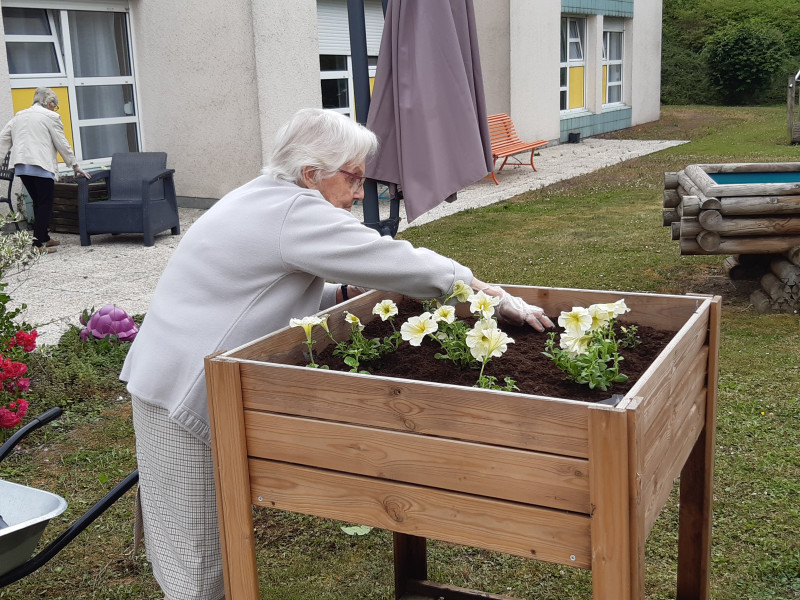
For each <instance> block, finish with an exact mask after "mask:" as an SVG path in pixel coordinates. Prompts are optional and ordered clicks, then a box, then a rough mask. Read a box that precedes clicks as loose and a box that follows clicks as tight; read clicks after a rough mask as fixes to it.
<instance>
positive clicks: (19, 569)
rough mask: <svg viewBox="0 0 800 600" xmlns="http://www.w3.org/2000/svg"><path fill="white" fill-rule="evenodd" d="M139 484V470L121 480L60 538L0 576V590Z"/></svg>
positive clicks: (44, 560)
mask: <svg viewBox="0 0 800 600" xmlns="http://www.w3.org/2000/svg"><path fill="white" fill-rule="evenodd" d="M138 482H139V469H136V470H135V471H133V472H132V473H131V474H130V475H128V476H127V477H126V478H125V479H123V480H122V481H121V482H120V483H118V484H117V486H116V487H115V488H114V489H113V490H111V491H110V492H108V493H107V494H106V495H105V496H104V497H103V498H102V499H101V500H100V501H98V502H97V503H96V504H95V505H94V506H93V507H92V508H90V509H89V510H88V511H86V512H85V513H84V514H83V515H82V516H80V517H79V518H78V519H77V520H76V521H75V522H74V523H73V524H72V525H70V526H69V527H68V528H67V529H66V530H65V531H64V532H63V533H62V534H61V535H60V536H58V537H57V538H56V539H55V540H53V541H52V542H50V544H49V545H48V546H47V547H46V548H44V549H42V550H41V552H39V553H38V554H36V555H35V556H34V557H32V558H30V559H28V561H27V562H24V563H22V564H21V565H18V566H16V567H14V568H13V569H11V570H10V571H8V572H7V573H4V574H3V575H0V588H2V587H5V586H7V585H10V584H12V583H14V582H16V581H19V580H20V579H22V578H23V577H27V576H28V575H30V574H31V573H33V572H34V571H36V570H37V569H39V568H40V567H42V566H44V565H45V564H46V563H47V562H49V561H50V559H51V558H53V557H54V556H55V555H56V554H58V553H59V552H61V550H63V549H64V547H65V546H66V545H67V544H69V543H70V542H71V541H72V540H74V539H75V537H77V535H78V534H79V533H81V532H82V531H83V530H84V529H86V528H87V527H88V526H89V525H91V524H92V523H94V521H95V519H97V517H99V516H100V515H102V514H103V513H104V512H105V511H106V510H108V509H109V508H110V507H111V505H112V504H114V502H116V501H117V500H119V499H120V498H121V497H122V496H123V495H124V494H125V492H127V491H128V490H129V489H131V488H132V487H133V486H134V485H136V484H137V483H138Z"/></svg>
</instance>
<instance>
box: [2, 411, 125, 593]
mask: <svg viewBox="0 0 800 600" xmlns="http://www.w3.org/2000/svg"><path fill="white" fill-rule="evenodd" d="M61 413H62V410H61V408H58V407H56V408H51V409H50V410H48V411H47V412H45V413H43V414H41V415H39V416H38V417H36V418H35V419H33V420H32V421H31V422H30V423H28V424H27V425H25V426H24V427H22V428H21V429H20V430H19V431H17V432H16V433H15V434H14V435H13V436H11V437H10V438H9V439H8V441H6V443H5V444H3V445H2V446H0V461H2V460H3V459H4V458H5V457H6V456H7V455H8V453H9V452H11V450H13V449H14V447H15V446H16V445H17V444H18V443H19V442H20V441H21V440H22V439H23V438H25V437H26V436H27V435H28V434H30V433H31V432H33V431H34V430H36V429H38V428H40V427H42V426H43V425H45V424H47V423H49V422H50V421H52V420H54V419H57V418H58V417H59V416H61ZM138 481H139V471H138V470H136V471H133V473H131V474H130V475H128V476H127V477H126V478H125V479H124V480H123V481H122V482H120V483H119V484H118V485H117V486H116V487H115V488H114V489H113V490H111V491H110V492H109V493H108V494H106V495H105V497H103V499H102V500H100V501H99V502H97V504H95V505H94V506H92V508H90V509H89V510H88V511H87V512H86V513H84V515H83V516H81V517H80V518H78V519H77V520H76V521H75V522H74V523H73V524H72V525H70V526H69V527H68V528H67V529H66V530H65V531H64V532H63V533H62V534H61V535H59V536H58V537H57V538H56V539H55V540H53V541H52V542H51V543H50V544H49V545H48V546H47V547H45V548H43V549H42V550H41V551H40V552H39V553H38V554H36V555H35V556H34V555H33V552H34V551H35V550H36V546H37V545H38V544H39V539H40V538H41V537H42V534H43V533H44V530H45V528H46V527H47V524H48V522H49V521H50V520H51V519H53V518H54V517H57V516H58V515H60V514H61V513H63V512H64V511H65V510H66V508H67V502H66V500H64V499H63V498H62V497H61V496H57V495H56V494H52V493H50V492H46V491H44V490H39V489H36V488H32V487H28V486H25V485H20V484H17V483H12V482H10V481H5V480H2V479H0V588H2V587H4V586H7V585H9V584H11V583H14V582H15V581H19V580H20V579H22V578H23V577H26V576H28V575H30V574H31V573H33V572H34V571H36V570H37V569H39V568H40V567H42V566H43V565H45V564H46V563H47V562H49V561H50V559H52V558H53V557H54V556H55V555H56V554H58V553H59V552H60V551H61V550H62V549H63V548H64V547H65V546H66V545H67V544H69V543H70V542H71V541H72V540H73V539H75V537H76V536H77V535H78V534H79V533H81V532H82V531H83V530H84V529H86V528H87V527H88V526H89V525H91V524H92V523H93V522H94V521H95V519H97V517H99V516H100V515H101V514H103V513H104V512H105V511H106V510H107V509H108V508H109V507H110V506H111V505H112V504H114V502H116V501H117V500H119V499H120V498H121V497H122V496H123V494H125V492H127V491H128V490H129V489H131V488H132V487H133V486H134V485H135V484H136V483H137V482H138Z"/></svg>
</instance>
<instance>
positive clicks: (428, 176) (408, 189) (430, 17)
mask: <svg viewBox="0 0 800 600" xmlns="http://www.w3.org/2000/svg"><path fill="white" fill-rule="evenodd" d="M367 127H369V128H370V129H371V130H372V131H374V132H375V134H376V135H377V136H378V138H379V139H380V143H381V145H380V150H379V152H378V154H377V155H376V156H375V157H374V158H373V159H372V160H370V161H369V162H368V163H367V166H366V175H367V177H369V178H371V179H375V180H377V181H383V182H389V183H395V184H398V185H399V186H400V188H401V189H402V192H403V198H404V202H405V207H406V216H407V217H408V220H409V221H413V220H414V219H416V218H417V217H419V216H420V215H421V214H423V213H425V212H427V211H429V210H430V209H432V208H434V207H435V206H437V205H439V204H440V203H441V202H443V201H445V200H454V199H455V196H454V195H455V193H456V192H458V191H459V190H461V189H463V188H465V187H466V186H468V185H470V184H472V183H474V182H476V181H478V180H480V179H481V178H483V177H485V176H486V174H487V173H488V172H490V171H491V170H492V154H491V144H490V141H489V127H488V122H487V118H486V102H485V98H484V93H483V78H482V75H481V65H480V56H479V53H478V43H477V33H476V29H475V14H474V9H473V5H472V0H424V1H421V0H389V2H388V5H387V8H386V15H385V24H384V30H383V38H382V40H381V47H380V54H379V56H378V65H377V70H376V75H375V87H374V91H373V95H372V100H371V103H370V108H369V116H368V117H367Z"/></svg>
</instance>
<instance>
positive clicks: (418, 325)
mask: <svg viewBox="0 0 800 600" xmlns="http://www.w3.org/2000/svg"><path fill="white" fill-rule="evenodd" d="M438 329H439V325H438V324H437V323H436V321H434V320H433V315H432V314H431V313H429V312H424V313H422V314H421V315H419V316H418V317H411V318H410V319H408V321H406V322H405V323H403V325H402V326H401V327H400V335H401V337H402V338H403V340H404V341H406V342H408V343H409V344H411V345H412V346H419V345H420V344H421V343H422V339H423V338H424V337H425V336H426V335H428V334H430V333H435V332H436V330H438Z"/></svg>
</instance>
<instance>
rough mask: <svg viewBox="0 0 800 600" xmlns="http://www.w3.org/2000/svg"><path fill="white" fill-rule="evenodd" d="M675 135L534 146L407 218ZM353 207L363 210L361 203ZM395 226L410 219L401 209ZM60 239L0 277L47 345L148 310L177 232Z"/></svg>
mask: <svg viewBox="0 0 800 600" xmlns="http://www.w3.org/2000/svg"><path fill="white" fill-rule="evenodd" d="M682 143H684V142H678V141H639V140H601V139H595V138H587V139H584V140H583V141H582V142H581V143H580V144H562V145H558V146H553V147H550V148H543V149H541V150H540V156H538V157H537V158H536V160H535V164H536V168H537V169H538V171H537V172H533V171H532V170H531V168H530V167H522V166H518V167H511V168H509V167H508V166H506V168H505V169H504V170H503V171H502V172H501V173H500V174H498V177H497V178H498V181H499V182H500V185H495V184H494V181H492V180H491V179H484V180H482V181H479V182H477V183H475V184H473V185H471V186H469V187H468V188H466V189H465V190H463V191H461V192H459V194H458V200H457V201H456V202H454V203H452V204H448V203H443V204H441V205H440V206H438V207H436V208H435V209H433V210H431V211H429V212H428V213H426V214H424V215H422V216H421V217H419V218H418V219H417V220H415V221H414V223H412V224H411V225H410V226H416V225H422V224H424V223H428V222H430V221H433V220H435V219H439V218H441V217H444V216H447V215H450V214H453V213H455V212H458V211H461V210H466V209H468V208H476V207H480V206H487V205H489V204H494V203H495V202H500V201H502V200H505V199H508V198H511V197H513V196H516V195H517V194H520V193H522V192H526V191H528V190H534V189H538V188H541V187H544V186H546V185H550V184H552V183H555V182H557V181H561V180H563V179H570V178H572V177H576V176H578V175H583V174H585V173H589V172H591V171H595V170H597V169H600V168H602V167H606V166H609V165H613V164H616V163H619V162H622V161H625V160H629V159H632V158H636V157H638V156H642V155H645V154H650V153H653V152H657V151H659V150H663V149H665V148H669V147H671V146H675V145H678V144H682ZM203 212H204V211H203V210H199V209H189V208H182V209H180V215H181V231H182V233H183V232H186V230H188V229H189V227H191V225H192V223H194V221H195V220H197V218H199V217H200V216H201V215H202V214H203ZM388 212H389V208H388V201H386V202H381V218H386V217H388ZM353 213H354V214H355V215H356V216H358V217H359V218H362V217H363V215H362V213H361V206H359V205H357V206H355V207H354V210H353ZM401 216H402V217H403V219H402V221H401V224H400V231H402V230H404V229H406V228H407V227H409V224H408V223H406V221H405V212H404V211H403V210H402V208H401ZM53 238H54V239H57V240H59V241H60V242H61V245H60V246H58V251H57V252H55V253H53V254H48V255H45V256H43V257H42V258H41V259H40V260H39V261H38V262H37V263H36V264H35V265H33V267H32V268H30V269H29V270H27V271H25V272H24V273H22V274H17V275H10V276H8V277H6V281H7V282H8V284H9V285H8V288H7V289H6V291H7V292H8V293H9V294H10V295H11V297H12V298H13V300H14V302H15V303H24V304H26V305H27V309H26V310H25V312H24V318H25V320H26V321H27V322H29V323H34V324H36V325H37V328H38V331H39V344H40V345H42V344H49V345H54V344H57V343H58V340H59V338H60V337H61V334H62V333H63V332H64V331H65V330H66V329H67V328H68V327H69V326H70V325H73V324H74V325H77V324H78V317H79V315H80V314H81V312H82V311H83V310H84V309H91V308H92V307H94V308H95V309H98V308H100V307H101V306H103V305H105V304H116V305H117V306H120V307H121V308H123V309H124V310H126V311H127V312H128V313H129V314H131V315H133V314H142V313H145V312H147V308H148V306H149V304H150V296H151V294H152V292H153V289H154V288H155V285H156V282H157V281H158V278H159V276H160V274H161V272H162V271H163V269H164V267H165V266H166V264H167V261H168V260H169V258H170V256H171V255H172V250H173V249H174V248H175V247H176V246H177V244H178V242H179V241H180V238H181V236H172V235H169V233H168V232H167V233H165V234H161V235H159V236H157V237H156V243H155V246H152V247H150V248H146V247H144V246H143V245H142V237H141V235H132V234H123V235H116V236H112V235H97V236H92V245H91V246H87V247H82V246H81V245H80V240H79V237H78V236H77V235H71V234H54V235H53Z"/></svg>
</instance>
